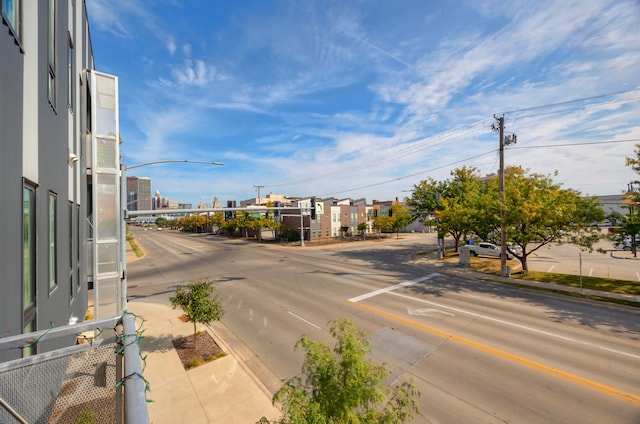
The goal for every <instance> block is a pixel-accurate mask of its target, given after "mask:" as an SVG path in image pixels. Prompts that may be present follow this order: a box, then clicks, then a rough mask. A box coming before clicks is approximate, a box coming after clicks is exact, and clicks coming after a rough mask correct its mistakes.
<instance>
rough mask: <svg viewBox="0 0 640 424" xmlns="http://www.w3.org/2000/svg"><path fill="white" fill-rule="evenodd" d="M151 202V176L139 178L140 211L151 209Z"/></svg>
mask: <svg viewBox="0 0 640 424" xmlns="http://www.w3.org/2000/svg"><path fill="white" fill-rule="evenodd" d="M151 209H153V206H152V204H151V178H147V177H140V178H138V209H137V210H139V211H150V210H151Z"/></svg>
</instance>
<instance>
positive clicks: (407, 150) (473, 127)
mask: <svg viewBox="0 0 640 424" xmlns="http://www.w3.org/2000/svg"><path fill="white" fill-rule="evenodd" d="M635 92H640V87H638V88H633V89H630V90H622V91H616V92H611V93H605V94H600V95H596V96H590V97H583V98H579V99H573V100H567V101H564V102H558V103H549V104H545V105H538V106H532V107H527V108H521V109H514V110H511V111H507V112H504V114H505V115H515V114H517V113H522V112H528V111H535V110H541V109H545V108H555V107H559V106H566V105H571V104H576V103H581V102H582V103H584V102H587V101H593V100H598V99H604V98H608V97H612V96H619V95H622V94H629V93H635ZM637 100H640V98H631V99H615V100H610V101H608V102H599V103H592V104H587V105H582V106H578V107H573V108H569V109H564V110H559V111H558V110H555V111H550V112H543V113H539V114H532V115H525V116H517V117H516V118H515V119H516V120H521V119H527V118H533V117H538V116H545V115H549V114H557V113H566V112H571V111H575V110H581V109H588V108H593V107H596V106H602V105H606V104H615V103H628V102H633V101H637ZM490 119H491V118H490V117H485V118H483V119H481V120H478V121H475V122H473V123H471V124H468V125H465V126H462V127H459V128H455V129H452V130H449V131H446V132H444V133H440V134H437V135H434V136H430V137H427V138H424V139H422V140H420V141H416V142H413V144H410V145H408V146H405V147H402V148H399V149H398V150H395V151H392V152H388V153H386V154H383V155H380V156H377V157H374V158H372V159H370V160H367V161H364V162H361V163H360V164H356V165H354V166H349V167H347V168H343V169H340V170H337V171H333V172H327V173H324V174H317V175H314V176H313V177H309V178H305V179H299V180H296V181H291V182H283V183H277V184H269V185H267V187H269V188H274V187H283V186H290V185H297V184H300V183H304V182H309V181H315V180H318V179H322V178H325V177H329V176H330V177H334V178H335V177H337V176H342V175H348V174H353V173H355V172H358V171H361V170H363V169H367V168H372V167H374V166H376V165H378V164H381V163H385V162H388V161H390V160H396V159H399V158H401V157H404V156H408V155H411V154H415V153H416V152H419V151H421V150H424V149H427V148H430V147H433V146H436V145H439V144H444V143H448V142H451V141H454V140H456V139H458V138H460V137H464V136H468V135H470V134H473V133H475V132H477V131H478V128H477V126H478V125H482V126H483V127H484V124H485V123H486V122H487V120H490ZM631 141H639V140H638V139H629V140H609V141H601V142H582V143H567V144H554V145H546V146H519V147H511V148H512V149H534V148H552V147H569V146H580V145H594V144H606V143H624V142H631ZM409 143H411V142H409ZM486 154H487V153H483V154H480V155H478V156H473V157H470V158H467V159H463V160H460V161H456V162H453V163H451V164H447V165H443V166H440V167H437V168H433V169H429V170H426V171H422V172H418V173H416V174H412V175H407V176H404V177H399V178H396V179H392V180H386V181H383V182H379V183H375V184H370V185H367V186H363V187H358V188H353V189H347V190H342V191H339V192H334V193H335V194H338V193H344V192H349V191H354V190H358V189H362V188H369V187H375V186H378V185H383V184H388V183H390V182H393V181H398V180H402V179H406V178H410V177H412V176H416V175H420V174H424V173H427V172H432V171H434V170H437V169H441V168H444V167H447V166H451V165H455V164H457V163H461V162H464V161H466V160H471V159H474V158H477V157H480V156H484V155H486Z"/></svg>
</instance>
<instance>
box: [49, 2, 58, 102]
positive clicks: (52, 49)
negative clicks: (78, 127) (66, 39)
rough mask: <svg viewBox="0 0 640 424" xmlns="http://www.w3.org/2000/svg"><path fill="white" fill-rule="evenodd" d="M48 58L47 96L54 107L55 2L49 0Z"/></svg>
mask: <svg viewBox="0 0 640 424" xmlns="http://www.w3.org/2000/svg"><path fill="white" fill-rule="evenodd" d="M47 22H48V25H47V26H48V30H49V32H48V46H47V51H48V58H49V66H48V68H49V78H48V79H49V82H48V85H47V87H48V95H49V103H51V106H53V107H54V109H55V107H56V0H49V10H48V21H47Z"/></svg>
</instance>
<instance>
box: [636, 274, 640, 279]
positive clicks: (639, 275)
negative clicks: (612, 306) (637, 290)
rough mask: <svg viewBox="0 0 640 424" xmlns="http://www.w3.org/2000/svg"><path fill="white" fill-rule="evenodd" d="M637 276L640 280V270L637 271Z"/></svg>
mask: <svg viewBox="0 0 640 424" xmlns="http://www.w3.org/2000/svg"><path fill="white" fill-rule="evenodd" d="M636 277H638V281H640V272H636Z"/></svg>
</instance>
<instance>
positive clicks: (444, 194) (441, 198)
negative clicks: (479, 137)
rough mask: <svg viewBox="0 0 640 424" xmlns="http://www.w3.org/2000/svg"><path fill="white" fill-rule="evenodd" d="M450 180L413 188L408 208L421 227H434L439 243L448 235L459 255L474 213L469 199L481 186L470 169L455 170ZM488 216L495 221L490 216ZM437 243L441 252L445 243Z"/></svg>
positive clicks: (476, 193) (426, 181) (432, 180)
mask: <svg viewBox="0 0 640 424" xmlns="http://www.w3.org/2000/svg"><path fill="white" fill-rule="evenodd" d="M451 176H452V178H451V179H448V180H445V181H436V180H434V179H433V178H429V179H427V180H424V181H421V182H420V183H418V184H416V185H414V187H413V191H412V195H411V198H410V199H408V200H407V205H408V206H409V208H411V210H412V211H413V212H414V213H415V214H417V215H418V216H419V218H418V219H419V220H420V221H421V222H422V223H423V224H425V225H429V226H433V225H435V227H436V229H437V231H438V239H439V240H442V239H443V238H444V236H445V235H450V236H451V237H452V238H453V241H454V245H455V251H458V246H459V245H460V241H461V240H462V239H463V238H464V237H466V236H467V234H469V232H470V231H471V221H472V219H473V217H474V214H475V212H476V209H475V208H474V207H473V201H472V199H474V198H475V197H476V196H478V195H479V190H480V186H481V184H480V182H479V177H478V171H477V170H476V168H473V167H463V168H459V169H455V170H453V171H452V172H451ZM434 216H435V220H434V219H433V217H434ZM490 216H491V217H492V218H495V217H494V216H493V212H490ZM439 243H441V245H442V246H443V250H444V242H440V241H439Z"/></svg>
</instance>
